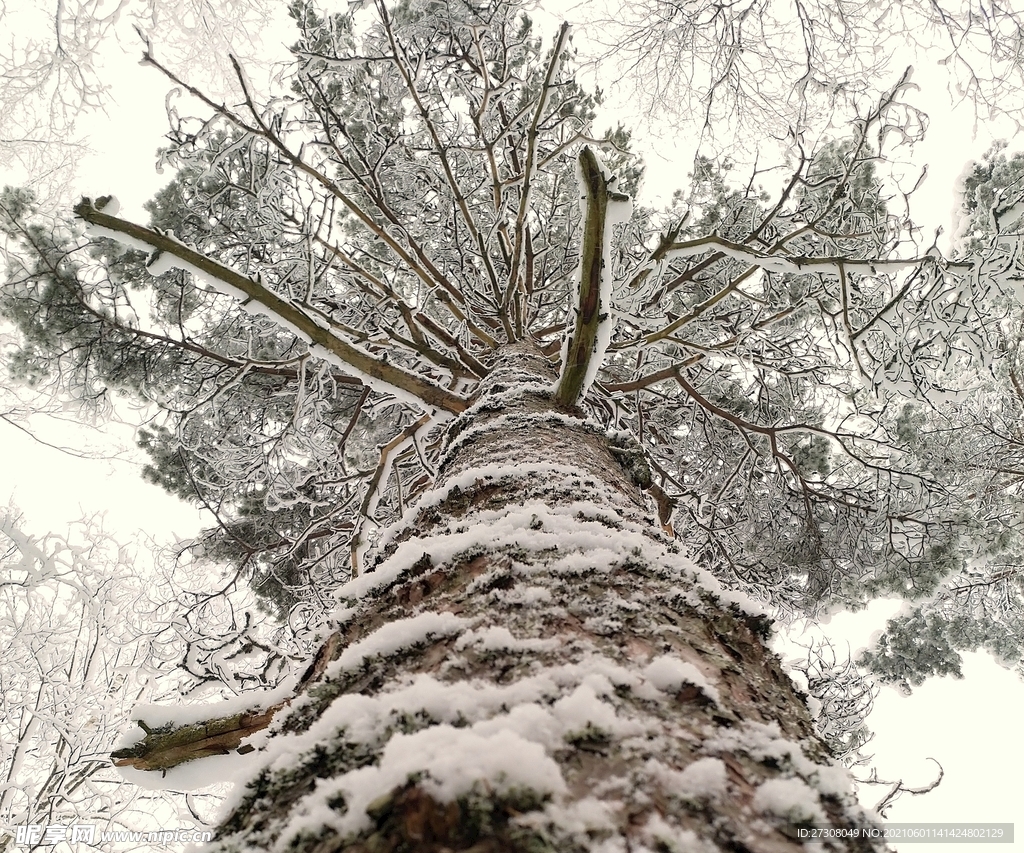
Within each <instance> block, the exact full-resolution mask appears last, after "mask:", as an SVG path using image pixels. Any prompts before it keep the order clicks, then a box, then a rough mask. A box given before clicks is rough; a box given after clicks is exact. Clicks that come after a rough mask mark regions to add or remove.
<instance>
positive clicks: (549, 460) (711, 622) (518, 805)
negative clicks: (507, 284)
mask: <svg viewBox="0 0 1024 853" xmlns="http://www.w3.org/2000/svg"><path fill="white" fill-rule="evenodd" d="M554 378H555V377H554V374H553V373H551V371H550V370H549V368H548V367H547V365H546V363H544V361H543V359H542V358H541V357H540V356H539V355H538V354H537V353H536V352H535V351H533V350H532V349H531V348H530V347H528V346H525V345H518V346H513V347H507V348H505V349H504V350H503V351H502V352H501V356H500V359H499V362H498V364H497V365H496V367H495V369H494V370H493V371H492V373H491V374H490V376H489V377H488V378H487V380H485V381H484V383H482V387H481V389H480V391H479V392H478V395H477V397H476V399H475V401H474V405H472V406H471V407H470V409H469V410H467V411H466V412H464V413H463V414H461V415H460V416H459V417H458V418H457V419H456V420H454V421H452V423H451V424H450V425H449V428H448V434H447V439H446V440H447V448H448V449H447V454H446V457H445V459H444V460H443V462H442V465H441V470H440V471H439V472H438V479H437V488H436V489H435V490H434V491H433V492H431V493H430V494H429V495H428V496H427V497H426V498H425V499H424V500H423V501H421V502H420V504H419V506H418V508H417V509H416V510H414V511H413V512H412V513H411V514H410V517H408V518H407V519H406V521H405V523H404V526H402V527H401V528H400V529H398V531H397V532H396V534H395V535H394V537H393V539H392V541H390V542H388V543H385V545H384V547H383V548H382V551H381V556H380V558H379V560H378V562H377V564H376V567H375V570H373V571H370V572H368V573H366V574H365V575H363V576H362V577H359V578H356V579H355V580H353V581H352V582H351V583H350V584H348V585H347V586H346V587H345V588H344V589H343V590H342V597H343V601H342V604H343V605H344V607H343V608H342V610H341V611H340V614H341V615H340V619H341V623H342V628H341V631H342V637H343V641H342V643H341V644H340V645H341V649H340V651H339V653H338V655H337V657H336V659H335V660H334V661H333V662H332V663H331V664H329V665H328V666H327V669H326V673H325V675H324V677H323V679H322V681H321V682H320V683H319V684H317V685H315V686H313V687H311V688H310V689H309V690H308V692H307V693H306V694H304V695H303V696H301V697H300V698H298V699H296V700H295V701H294V702H293V703H292V705H291V706H290V707H289V708H288V709H287V710H285V711H282V712H281V713H280V714H279V718H278V719H276V720H275V722H274V724H273V732H274V736H272V737H271V738H270V739H269V741H268V746H267V751H266V754H267V759H266V765H265V769H264V770H263V771H262V772H261V773H260V774H259V776H258V777H257V778H255V779H254V780H253V781H252V782H251V783H250V784H249V786H248V787H247V788H246V789H245V790H244V791H242V792H241V800H240V803H239V805H238V806H237V807H236V808H235V810H234V812H233V813H232V814H231V815H230V816H229V817H228V818H227V820H226V821H225V823H224V824H223V825H222V827H221V829H220V831H219V833H218V838H217V841H215V842H214V849H219V850H224V851H229V850H230V851H243V850H244V851H252V850H269V849H271V848H273V849H275V850H280V851H286V850H294V851H316V852H317V853H328V851H342V850H345V851H352V853H356V851H359V853H364V851H365V853H369V851H422V852H423V853H425V851H435V853H441V851H474V853H485V851H488V852H489V853H497V851H523V853H525V852H526V851H559V853H567V852H568V851H597V850H600V851H604V852H605V853H611V851H642V850H647V851H682V850H686V851H691V850H692V851H704V850H706V851H713V850H715V849H716V847H719V848H722V849H724V850H734V851H742V850H751V851H766V853H767V851H788V850H794V851H795V850H797V849H799V848H801V847H802V846H803V845H802V844H801V843H800V841H798V840H797V837H796V833H797V831H798V828H800V827H808V826H811V825H826V826H833V827H851V826H855V825H860V826H863V825H865V824H866V823H867V819H866V818H865V816H864V815H863V813H862V812H861V810H860V809H859V807H858V806H856V804H855V799H854V797H853V795H852V793H851V790H850V783H849V781H848V777H847V774H846V772H845V770H843V769H842V768H841V767H839V766H838V765H836V764H835V763H834V762H833V761H832V759H831V758H830V757H829V756H828V754H827V751H826V749H825V747H824V746H823V745H822V744H821V742H820V741H819V740H818V739H817V738H816V737H815V735H814V732H813V728H812V724H811V720H810V717H809V714H808V712H807V709H806V706H805V702H804V700H803V698H802V697H801V696H800V695H799V694H798V693H797V692H796V690H795V689H794V686H793V684H792V683H791V681H790V679H789V678H788V677H787V676H786V675H785V674H784V672H783V671H782V670H781V668H780V666H779V661H778V659H777V658H776V657H775V655H774V654H772V653H771V652H769V651H768V650H767V649H766V647H765V638H766V636H767V634H768V631H769V630H770V629H769V625H768V621H767V620H766V619H765V618H764V617H762V616H758V615H756V614H754V613H752V612H750V611H748V610H746V609H744V607H743V605H742V604H736V603H731V598H730V596H729V594H728V593H726V592H724V591H723V590H722V589H721V588H720V587H719V585H718V584H717V583H716V582H715V581H714V580H713V579H712V578H711V577H710V576H709V575H708V574H707V573H705V572H703V571H701V570H700V569H698V568H696V567H695V566H694V565H693V564H692V563H691V562H689V561H688V560H687V559H686V558H685V557H684V556H682V555H681V554H680V553H679V551H678V549H677V547H676V546H675V545H673V544H672V543H670V542H668V541H667V540H665V539H664V537H663V536H662V535H661V533H660V531H659V530H658V528H657V527H656V526H655V525H654V524H652V523H651V522H650V521H649V519H648V517H647V516H648V507H647V502H646V499H645V497H644V495H643V493H642V491H641V488H640V486H641V485H645V484H646V485H649V478H646V477H645V475H646V468H645V465H644V463H643V461H642V453H641V452H640V449H639V448H638V447H636V445H635V444H634V445H633V448H632V449H631V448H630V447H629V446H628V443H621V442H620V444H621V445H622V446H617V445H616V441H615V439H614V438H609V437H608V436H606V435H605V434H604V432H603V431H602V430H600V429H599V428H597V427H596V426H595V425H594V424H592V423H588V422H587V421H586V420H585V419H584V417H583V416H582V415H581V413H580V412H579V411H578V410H568V409H564V408H560V407H559V406H558V404H556V403H554V402H553V401H552V395H551V388H552V383H553V381H554ZM638 484H639V485H638ZM826 848H827V849H859V850H868V849H874V847H873V845H872V844H871V843H868V842H867V841H864V840H857V841H847V842H844V843H842V844H832V843H827V844H826V845H825V848H819V849H826Z"/></svg>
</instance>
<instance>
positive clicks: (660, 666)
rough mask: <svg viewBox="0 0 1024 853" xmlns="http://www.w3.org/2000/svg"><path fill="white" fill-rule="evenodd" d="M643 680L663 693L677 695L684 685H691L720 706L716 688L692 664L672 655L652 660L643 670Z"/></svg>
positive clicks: (719, 696)
mask: <svg viewBox="0 0 1024 853" xmlns="http://www.w3.org/2000/svg"><path fill="white" fill-rule="evenodd" d="M643 673H644V678H645V679H646V680H647V681H649V682H650V683H651V684H653V685H654V686H655V687H657V688H658V689H659V690H661V691H663V692H664V693H678V692H679V691H680V690H681V689H682V688H683V685H684V684H692V685H694V686H695V687H697V688H699V689H700V691H701V693H703V694H704V695H705V696H707V697H708V699H710V700H711V701H712V702H714V703H715V704H716V705H720V704H721V695H720V694H719V692H718V688H717V687H715V686H714V685H712V684H711V682H710V681H708V679H707V677H706V676H705V675H704V674H703V673H702V672H701V671H700V670H699V669H697V667H695V666H694V665H693V664H692V663H687V662H686V661H682V660H680V659H679V658H677V657H675V656H674V655H662V656H661V657H657V658H655V659H654V660H652V661H651V662H650V663H649V664H647V666H645V667H644V670H643Z"/></svg>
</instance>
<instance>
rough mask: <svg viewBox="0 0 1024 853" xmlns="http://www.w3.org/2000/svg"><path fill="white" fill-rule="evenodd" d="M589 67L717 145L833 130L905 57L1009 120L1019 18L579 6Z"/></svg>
mask: <svg viewBox="0 0 1024 853" xmlns="http://www.w3.org/2000/svg"><path fill="white" fill-rule="evenodd" d="M578 8H579V12H580V14H581V15H583V16H584V18H585V20H587V24H586V26H585V31H586V35H587V43H588V45H589V53H590V55H591V56H593V57H594V58H593V59H591V62H592V63H593V66H594V70H595V72H596V73H598V74H599V76H600V77H601V78H602V79H607V78H608V77H609V76H613V79H614V83H615V86H616V87H625V88H626V89H627V90H628V91H629V96H628V98H627V99H624V100H628V102H629V103H630V106H631V107H632V108H633V109H634V110H635V111H636V114H637V115H638V116H648V117H652V116H655V117H656V116H661V115H664V114H665V113H666V112H668V113H670V114H671V115H672V116H673V120H674V122H675V124H676V126H677V128H678V127H680V126H682V127H687V128H688V129H692V130H696V131H698V132H699V134H700V136H701V138H702V139H707V140H714V141H715V142H716V143H718V144H736V142H737V141H738V142H739V143H740V145H743V144H744V143H743V140H744V139H760V138H762V136H763V134H764V133H767V134H768V135H769V136H771V137H774V138H776V139H785V138H787V137H788V136H790V135H795V136H798V137H799V136H800V135H801V134H803V133H805V132H807V133H808V134H809V135H814V134H816V133H818V132H820V131H821V130H822V129H823V128H834V127H837V126H842V124H843V122H844V118H845V116H846V115H847V114H848V112H849V110H850V109H851V108H852V107H855V106H856V105H857V104H859V103H861V102H862V101H863V99H865V98H866V99H868V100H873V99H875V98H877V97H878V96H879V95H881V94H882V92H883V91H884V87H885V86H887V85H888V81H889V79H890V78H891V77H893V76H895V75H897V74H899V73H900V72H901V71H902V70H903V69H904V68H905V67H906V65H907V64H908V63H914V64H917V63H929V64H931V63H935V64H936V65H938V66H944V67H945V69H946V71H947V72H948V74H949V78H948V83H949V86H950V91H955V92H956V94H957V96H958V98H962V99H963V100H965V101H967V102H968V103H970V104H973V105H974V108H975V110H976V115H977V116H978V117H979V118H988V119H991V118H993V117H995V116H1000V117H1003V116H1005V117H1008V118H1010V119H1011V120H1012V121H1014V122H1015V123H1016V124H1017V127H1018V128H1019V127H1020V123H1019V118H1018V116H1019V106H1020V93H1021V84H1022V83H1024V66H1022V64H1021V60H1020V54H1019V51H1018V50H1017V45H1018V44H1019V42H1020V39H1021V36H1022V34H1024V18H1022V17H1021V13H1020V11H1019V10H1018V9H1015V8H1014V6H1013V4H1007V3H1000V2H987V0H985V2H981V3H979V4H977V5H976V6H972V7H970V8H967V7H963V6H960V5H957V4H949V3H943V2H909V3H900V4H898V5H893V6H870V5H866V4H863V3H860V2H855V0H839V2H819V0H794V2H779V0H741V2H737V3H729V4H721V3H709V2H693V3H685V4H678V3H667V2H663V0H641V2H638V3H631V4H630V5H629V7H628V8H627V9H621V8H619V7H618V6H615V5H614V4H613V5H611V6H602V5H601V4H593V3H588V4H581V6H580V7H578Z"/></svg>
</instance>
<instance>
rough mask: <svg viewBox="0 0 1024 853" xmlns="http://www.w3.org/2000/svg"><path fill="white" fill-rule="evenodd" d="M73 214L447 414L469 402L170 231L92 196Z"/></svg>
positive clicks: (359, 371) (461, 408)
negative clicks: (113, 210) (108, 209)
mask: <svg viewBox="0 0 1024 853" xmlns="http://www.w3.org/2000/svg"><path fill="white" fill-rule="evenodd" d="M75 213H76V214H77V215H78V216H80V217H81V218H82V219H84V220H85V221H86V222H88V223H90V224H91V225H95V226H98V227H100V228H105V229H107V230H108V231H112V232H114V233H115V234H123V235H124V236H126V237H129V238H131V239H132V240H137V241H139V242H141V243H144V244H145V245H147V246H150V247H152V248H153V249H155V250H157V251H160V252H166V253H167V254H168V255H170V256H172V257H174V258H177V259H178V260H180V261H181V262H183V263H184V264H186V265H187V266H188V267H190V268H192V269H195V270H198V271H199V272H200V273H202V274H203V275H204V276H206V277H207V278H209V279H212V280H213V281H215V282H220V283H221V284H223V285H227V286H228V287H230V288H232V289H233V290H236V291H240V292H241V293H242V294H244V295H245V297H246V298H248V299H251V300H253V301H255V302H257V303H259V304H260V305H262V306H263V307H264V308H266V309H268V310H269V311H270V312H271V313H272V314H273V315H274V316H276V317H277V318H278V319H279V320H280V321H282V322H284V323H285V324H287V325H288V326H290V327H292V328H293V329H295V330H296V331H297V332H299V333H300V334H302V335H304V336H305V337H307V338H309V340H310V342H311V345H312V346H320V347H322V348H323V349H324V350H326V351H327V352H328V353H330V354H331V355H334V356H336V357H337V358H339V359H341V361H343V362H344V363H345V364H347V365H349V366H351V367H352V368H353V369H354V370H355V371H357V372H358V373H360V374H363V375H365V376H367V377H370V378H371V379H377V380H380V382H381V383H384V384H386V385H389V386H391V387H392V388H396V389H398V390H399V391H402V392H405V393H407V394H412V395H413V396H415V397H417V398H419V399H420V400H422V401H423V402H424V403H425V404H427V405H428V406H436V407H438V408H441V409H444V410H445V411H448V412H452V413H455V414H458V413H459V412H461V411H463V410H464V409H465V408H466V406H467V403H466V401H465V400H464V399H463V398H462V397H459V396H458V395H457V394H452V393H451V392H450V391H446V390H444V389H442V388H438V387H437V386H436V385H434V384H433V383H432V382H430V381H429V380H426V379H423V378H422V377H420V376H416V375H415V374H412V373H408V372H407V371H405V370H403V369H402V368H400V367H396V366H395V365H393V364H386V363H384V362H382V361H379V360H377V359H376V358H374V357H373V356H371V355H370V354H369V353H367V352H364V351H363V350H361V349H359V348H357V347H355V346H353V345H351V344H349V343H347V342H345V341H343V340H340V339H339V338H337V337H336V336H335V335H333V334H331V333H330V331H328V330H327V329H324V328H322V327H321V326H319V325H318V324H317V323H316V321H314V319H313V318H312V317H310V316H309V315H308V314H306V313H305V312H304V311H302V310H301V309H300V308H298V307H297V306H296V305H294V304H293V303H292V302H290V301H287V300H285V299H282V298H281V297H279V296H278V295H277V294H275V293H273V292H272V291H271V290H269V289H268V288H266V287H264V286H263V285H262V284H260V283H258V282H256V281H253V280H252V279H250V278H247V277H246V276H244V275H241V274H240V273H237V272H235V271H234V270H233V269H231V268H230V267H227V266H224V265H223V264H221V263H219V262H217V261H215V260H212V259H211V258H208V257H206V256H205V255H203V254H202V253H200V252H197V251H195V250H194V249H191V248H189V247H188V246H186V245H184V244H183V243H180V242H178V241H177V240H175V239H174V238H173V237H170V236H168V235H167V234H163V233H161V232H159V231H154V230H153V229H151V228H145V227H143V226H141V225H136V224H135V223H133V222H128V221H126V220H124V219H119V218H118V217H116V216H110V215H109V214H106V213H103V212H102V211H100V210H97V209H96V207H94V206H93V203H92V200H91V199H88V198H83V199H82V201H81V202H79V204H78V205H77V206H76V207H75Z"/></svg>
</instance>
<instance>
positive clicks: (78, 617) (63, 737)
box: [0, 508, 208, 850]
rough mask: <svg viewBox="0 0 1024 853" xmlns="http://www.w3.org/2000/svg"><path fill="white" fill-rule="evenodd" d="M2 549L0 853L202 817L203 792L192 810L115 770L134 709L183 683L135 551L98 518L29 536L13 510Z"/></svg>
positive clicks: (169, 633)
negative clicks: (28, 834)
mask: <svg viewBox="0 0 1024 853" xmlns="http://www.w3.org/2000/svg"><path fill="white" fill-rule="evenodd" d="M0 542H2V550H0V607H2V616H0V638H2V641H3V648H4V655H5V658H4V667H3V689H2V691H0V702H2V706H0V730H2V733H3V737H2V743H3V751H2V753H0V815H2V818H3V821H4V826H5V832H4V834H3V836H2V837H0V850H6V849H9V848H12V847H14V846H15V845H16V838H15V835H14V834H13V833H14V831H15V829H16V828H17V827H26V826H29V825H37V826H40V825H42V826H46V825H53V826H57V827H60V826H63V827H65V828H66V827H67V826H68V825H71V824H88V825H90V826H92V827H93V828H94V830H95V831H96V832H105V831H111V830H119V829H138V828H140V826H146V825H147V824H148V822H149V821H148V818H149V816H150V815H152V814H153V813H154V811H163V812H164V813H165V814H166V815H172V814H180V815H182V816H186V819H187V820H189V822H191V821H192V816H190V815H189V810H190V809H195V808H202V809H203V811H207V810H208V808H204V803H203V800H204V799H205V798H206V795H205V794H199V795H197V796H196V797H195V798H190V800H189V802H187V803H186V801H185V800H184V798H182V797H174V796H173V795H171V794H169V793H166V792H163V791H143V790H141V789H139V788H137V787H135V786H131V785H126V784H125V782H124V779H123V778H122V777H121V776H120V774H118V773H117V771H115V770H114V769H113V768H112V767H111V766H110V761H109V758H108V752H109V750H110V744H111V743H112V742H113V741H114V740H116V739H117V737H118V734H119V732H120V731H122V730H123V729H124V728H125V727H126V725H127V722H128V718H129V715H130V713H131V710H132V707H133V706H134V705H135V704H136V703H137V702H139V701H140V700H142V701H154V700H157V699H169V698H171V697H175V698H177V697H178V696H179V691H178V689H177V688H178V687H179V686H180V685H181V684H182V679H181V678H180V677H176V676H175V675H174V674H173V673H172V672H170V671H169V669H170V667H169V666H168V664H169V663H170V662H171V661H172V660H173V657H174V656H175V655H176V654H178V653H180V652H179V651H178V649H179V648H180V646H181V644H180V643H179V642H176V638H175V637H174V631H173V629H172V628H171V627H170V626H168V625H167V624H166V619H165V618H162V615H161V613H160V610H161V608H160V606H159V604H160V603H159V601H156V600H153V598H152V597H151V588H150V586H149V584H148V583H147V580H146V579H145V578H143V577H141V576H140V571H139V566H140V564H141V563H142V562H143V558H142V556H141V555H140V553H139V549H138V547H137V546H136V547H132V546H125V545H121V544H119V543H117V542H116V541H114V540H113V538H112V537H111V536H110V535H109V534H108V533H107V532H105V531H104V529H103V527H102V523H101V522H100V521H99V520H98V519H95V518H94V519H91V520H89V521H87V522H83V524H82V525H81V527H80V528H79V529H76V530H74V531H73V532H71V533H69V535H68V536H67V537H62V536H57V535H54V534H50V535H47V536H34V535H32V534H30V533H28V532H26V530H25V527H24V523H23V521H22V519H21V518H20V516H19V514H18V513H17V512H16V511H15V510H14V509H13V508H8V509H7V510H6V511H5V512H4V513H3V514H2V515H0ZM168 609H169V608H167V607H166V606H165V607H164V608H163V610H164V611H167V610H168ZM194 814H195V812H192V815H194ZM63 840H64V839H61V838H58V837H54V836H49V837H48V838H47V840H46V841H45V842H43V839H39V841H40V842H42V843H47V844H50V845H52V844H55V843H59V842H61V841H63Z"/></svg>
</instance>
